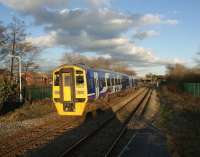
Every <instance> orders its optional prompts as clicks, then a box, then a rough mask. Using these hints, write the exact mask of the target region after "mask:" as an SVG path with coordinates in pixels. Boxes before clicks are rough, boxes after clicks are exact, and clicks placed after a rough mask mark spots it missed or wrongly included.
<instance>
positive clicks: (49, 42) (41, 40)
mask: <svg viewBox="0 0 200 157" xmlns="http://www.w3.org/2000/svg"><path fill="white" fill-rule="evenodd" d="M55 36H56V32H53V31H52V32H50V33H49V34H48V35H42V36H37V37H31V36H30V37H27V38H26V41H27V42H31V43H32V44H33V45H35V46H38V45H40V47H41V48H49V47H52V46H54V45H55V42H56V41H55Z"/></svg>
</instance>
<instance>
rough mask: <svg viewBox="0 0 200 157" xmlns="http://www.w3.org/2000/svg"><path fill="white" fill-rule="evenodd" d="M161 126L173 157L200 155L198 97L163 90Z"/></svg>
mask: <svg viewBox="0 0 200 157" xmlns="http://www.w3.org/2000/svg"><path fill="white" fill-rule="evenodd" d="M160 98H161V117H160V121H159V126H160V127H161V128H163V129H164V130H165V131H166V133H167V134H168V135H169V136H168V143H169V146H170V148H171V151H172V154H173V157H198V156H199V154H200V149H199V145H200V138H199V137H200V123H199V121H200V101H199V98H197V97H192V96H190V97H189V98H188V95H183V94H179V93H174V92H171V91H170V90H168V88H166V87H164V88H162V90H161V95H160Z"/></svg>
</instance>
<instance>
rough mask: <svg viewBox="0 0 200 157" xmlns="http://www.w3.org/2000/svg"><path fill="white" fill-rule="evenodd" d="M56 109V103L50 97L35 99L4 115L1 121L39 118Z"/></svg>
mask: <svg viewBox="0 0 200 157" xmlns="http://www.w3.org/2000/svg"><path fill="white" fill-rule="evenodd" d="M54 111H55V109H54V105H53V104H52V101H51V100H50V99H45V100H40V101H35V102H33V103H32V104H29V103H25V104H24V105H23V106H22V107H20V108H18V109H16V110H14V111H12V112H9V113H8V114H6V115H4V116H2V117H1V118H0V122H15V121H23V120H27V119H33V118H39V117H42V116H44V115H46V114H48V113H51V112H54Z"/></svg>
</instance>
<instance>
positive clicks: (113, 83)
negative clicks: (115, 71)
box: [112, 78, 115, 86]
mask: <svg viewBox="0 0 200 157" xmlns="http://www.w3.org/2000/svg"><path fill="white" fill-rule="evenodd" d="M112 85H113V86H114V85H115V80H114V78H112Z"/></svg>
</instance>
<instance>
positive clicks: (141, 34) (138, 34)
mask: <svg viewBox="0 0 200 157" xmlns="http://www.w3.org/2000/svg"><path fill="white" fill-rule="evenodd" d="M158 35H160V33H158V32H156V31H154V30H150V31H144V32H136V33H135V34H134V38H136V39H139V40H143V39H145V38H149V37H155V36H158Z"/></svg>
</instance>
